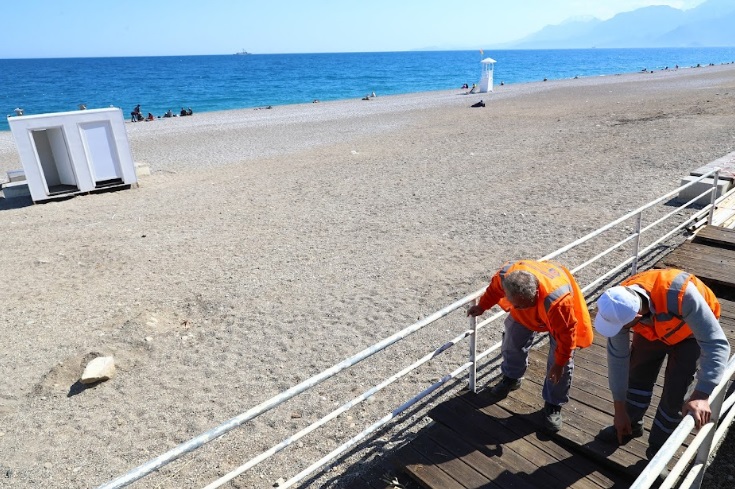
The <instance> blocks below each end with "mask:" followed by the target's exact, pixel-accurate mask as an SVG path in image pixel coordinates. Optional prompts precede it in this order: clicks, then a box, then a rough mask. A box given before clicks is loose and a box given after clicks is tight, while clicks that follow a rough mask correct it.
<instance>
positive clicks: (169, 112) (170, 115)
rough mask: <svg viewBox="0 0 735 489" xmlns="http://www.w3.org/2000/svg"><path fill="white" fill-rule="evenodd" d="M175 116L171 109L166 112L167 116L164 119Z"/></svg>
mask: <svg viewBox="0 0 735 489" xmlns="http://www.w3.org/2000/svg"><path fill="white" fill-rule="evenodd" d="M173 116H174V113H173V112H171V109H168V112H166V113H165V114H163V117H173Z"/></svg>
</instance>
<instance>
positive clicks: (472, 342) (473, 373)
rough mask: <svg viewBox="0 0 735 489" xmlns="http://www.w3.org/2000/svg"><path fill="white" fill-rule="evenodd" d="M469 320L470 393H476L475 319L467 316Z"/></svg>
mask: <svg viewBox="0 0 735 489" xmlns="http://www.w3.org/2000/svg"><path fill="white" fill-rule="evenodd" d="M477 302H478V301H477V299H475V300H474V301H472V305H477ZM469 318H470V329H471V330H472V334H471V335H470V362H471V363H472V366H471V367H470V383H469V386H468V387H469V389H470V391H472V392H474V393H477V317H475V316H469Z"/></svg>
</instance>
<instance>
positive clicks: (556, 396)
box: [500, 316, 574, 406]
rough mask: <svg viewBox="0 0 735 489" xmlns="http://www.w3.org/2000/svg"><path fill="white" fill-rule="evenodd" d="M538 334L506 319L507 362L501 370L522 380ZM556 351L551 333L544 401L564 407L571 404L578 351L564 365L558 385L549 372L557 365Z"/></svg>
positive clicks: (505, 353)
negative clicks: (570, 390)
mask: <svg viewBox="0 0 735 489" xmlns="http://www.w3.org/2000/svg"><path fill="white" fill-rule="evenodd" d="M535 337H536V332H535V331H531V330H530V329H528V328H526V327H525V326H523V325H522V324H521V323H519V322H517V321H516V320H515V319H513V317H511V316H508V317H507V318H506V319H505V331H504V332H503V344H502V347H501V348H502V350H501V351H502V355H503V362H502V363H501V364H500V371H501V372H502V373H503V375H505V376H506V377H510V378H511V379H520V378H522V377H523V375H524V374H525V373H526V369H527V368H528V353H529V352H530V351H531V345H532V344H533V339H534V338H535ZM555 352H556V340H555V339H554V337H553V336H552V334H551V333H549V354H548V356H547V357H546V377H545V379H544V387H543V390H542V396H543V398H544V401H546V402H548V403H550V404H553V405H555V406H561V405H562V404H566V403H567V402H568V401H569V388H570V387H571V386H572V372H573V371H574V351H572V357H571V358H570V359H569V361H568V362H567V363H566V365H564V369H563V371H562V376H561V379H559V382H558V383H557V384H554V383H553V382H551V381H550V380H549V376H548V373H549V369H551V367H552V366H553V365H554V353H555Z"/></svg>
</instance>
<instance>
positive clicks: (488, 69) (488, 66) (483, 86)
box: [479, 58, 495, 93]
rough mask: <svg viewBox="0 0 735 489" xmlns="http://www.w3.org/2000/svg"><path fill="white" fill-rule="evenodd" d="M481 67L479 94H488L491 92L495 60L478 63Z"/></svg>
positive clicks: (486, 59) (488, 59)
mask: <svg viewBox="0 0 735 489" xmlns="http://www.w3.org/2000/svg"><path fill="white" fill-rule="evenodd" d="M480 64H481V65H482V77H481V78H480V87H479V88H480V90H479V91H480V93H488V92H492V91H493V71H494V69H495V60H494V59H492V58H485V59H483V60H482V61H480Z"/></svg>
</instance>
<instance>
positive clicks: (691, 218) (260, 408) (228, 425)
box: [99, 170, 735, 489]
mask: <svg viewBox="0 0 735 489" xmlns="http://www.w3.org/2000/svg"><path fill="white" fill-rule="evenodd" d="M718 175H719V170H713V171H711V172H709V173H707V174H704V175H702V176H701V177H699V178H698V179H696V180H694V181H692V182H690V183H688V184H687V185H684V186H682V187H679V188H677V189H675V190H673V191H672V192H669V193H668V194H666V195H663V196H661V197H659V198H658V199H656V200H654V201H652V202H649V203H648V204H646V205H644V206H642V207H640V208H638V209H636V210H634V211H632V212H629V213H628V214H626V215H624V216H622V217H620V218H619V219H616V220H615V221H613V222H611V223H609V224H607V225H606V226H603V227H601V228H599V229H597V230H595V231H593V232H591V233H589V234H588V235H586V236H584V237H583V238H580V239H578V240H577V241H574V242H573V243H570V244H569V245H567V246H564V247H563V248H560V249H559V250H557V251H555V252H553V253H550V254H549V255H547V256H545V257H543V258H541V259H540V260H542V261H543V260H550V259H553V258H556V257H558V256H560V255H562V254H564V253H567V252H569V251H570V250H572V249H575V248H577V247H578V246H580V245H582V244H584V243H587V242H589V241H591V240H594V239H596V238H598V237H600V236H601V235H603V234H604V233H605V232H607V231H610V230H613V229H617V232H620V229H619V227H618V226H620V225H621V224H623V223H625V222H627V221H629V220H630V219H635V224H634V229H633V232H632V233H630V234H628V235H627V236H626V237H625V238H623V239H621V240H620V241H618V242H617V243H615V244H614V245H612V246H610V247H608V248H607V249H605V250H604V251H602V252H600V253H599V254H597V255H595V256H592V257H590V258H588V259H586V261H584V262H583V263H581V264H580V265H578V266H576V267H575V268H573V269H572V270H571V271H572V273H575V274H576V273H578V272H580V271H582V270H583V269H585V268H586V267H588V266H590V265H592V264H593V263H596V262H598V261H600V260H602V259H604V258H608V257H609V255H611V254H612V253H614V252H616V251H617V250H619V249H620V248H621V247H622V246H624V245H625V244H630V245H631V248H632V251H631V252H630V253H629V255H628V257H627V258H625V259H624V260H623V261H622V262H620V263H619V264H617V265H614V266H612V268H610V269H609V270H608V271H607V272H606V273H604V274H602V275H600V276H598V277H597V278H595V279H594V280H592V281H591V282H590V283H588V284H586V285H585V286H584V287H583V288H582V290H583V291H584V292H585V293H587V292H589V291H592V290H596V289H597V288H598V287H599V286H600V285H601V284H603V283H606V281H608V280H610V279H611V277H613V276H616V275H619V274H621V273H623V270H624V269H625V268H626V267H628V266H630V267H631V272H632V273H635V271H636V270H637V268H638V265H639V260H640V259H641V258H645V257H646V256H647V255H648V254H649V253H651V252H652V251H653V250H655V249H656V247H658V246H660V245H661V244H662V243H664V242H666V241H667V240H668V239H670V238H672V237H674V236H675V235H677V233H681V232H682V230H683V229H685V228H687V227H691V226H692V225H693V224H696V223H703V221H704V220H703V219H702V218H703V217H704V216H707V222H710V223H711V222H712V216H713V212H714V209H715V205H716V202H717V201H719V200H722V199H723V198H725V196H723V197H720V199H716V189H717V179H718ZM709 177H714V183H713V185H712V187H711V188H708V189H707V190H706V191H704V192H702V193H701V194H700V195H698V196H697V197H695V198H693V199H691V200H690V201H688V202H686V203H684V204H682V205H681V206H679V207H677V208H675V209H673V210H671V211H670V212H667V213H665V214H664V215H662V216H660V217H659V218H658V219H657V220H655V221H654V222H652V223H650V224H648V225H647V226H645V227H643V225H642V221H643V213H644V211H648V210H651V209H652V208H654V207H655V206H657V205H659V204H661V203H662V202H666V201H667V200H669V199H671V197H673V196H674V195H677V194H678V193H679V192H680V191H681V190H684V189H686V188H688V187H691V186H692V185H695V184H697V183H698V182H700V181H702V180H704V179H705V178H709ZM707 194H709V195H710V196H711V198H710V204H708V205H707V206H706V207H704V208H703V209H701V210H694V209H692V204H693V203H694V202H696V201H697V200H699V199H700V198H702V197H704V196H706V195H707ZM684 211H686V212H688V213H689V215H688V216H685V217H682V216H681V215H682V214H683V213H684ZM660 213H661V211H660V210H659V211H658V214H660ZM673 217H678V222H677V224H676V225H675V226H674V227H673V229H669V230H667V231H666V232H665V233H664V234H663V235H660V236H659V237H658V238H656V239H654V240H653V241H651V242H650V243H648V244H647V246H645V247H644V248H643V249H640V244H641V236H642V235H643V234H644V233H646V232H648V231H652V230H653V229H654V228H657V227H658V226H659V225H661V224H662V223H663V222H664V221H667V220H669V219H671V218H673ZM606 265H607V262H606ZM484 290H485V288H484V287H483V288H482V289H479V290H477V291H475V292H473V293H471V294H469V295H467V296H465V297H463V298H462V299H460V300H458V301H456V302H454V303H452V304H450V305H449V306H447V307H445V308H443V309H441V310H439V311H437V312H435V313H434V314H432V315H430V316H428V317H426V318H424V319H422V320H420V321H418V322H416V323H414V324H412V325H411V326H408V327H407V328H405V329H403V330H401V331H399V332H397V333H395V334H393V335H392V336H390V337H388V338H386V339H384V340H382V341H380V342H379V343H376V344H375V345H373V346H371V347H369V348H366V349H364V350H362V351H361V352H359V353H357V354H356V355H354V356H352V357H350V358H347V359H345V360H343V361H342V362H340V363H338V364H336V365H334V366H332V367H330V368H328V369H327V370H324V371H323V372H321V373H319V374H317V375H315V376H313V377H311V378H309V379H307V380H305V381H303V382H301V383H299V384H297V385H295V386H294V387H291V388H290V389H288V390H286V391H284V392H282V393H281V394H279V395H277V396H274V397H272V398H271V399H268V400H267V401H265V402H262V403H261V404H259V405H257V406H255V407H253V408H251V409H249V410H248V411H246V412H244V413H242V414H240V415H238V416H236V417H234V418H232V419H230V420H229V421H227V422H225V423H223V424H221V425H219V426H217V427H215V428H213V429H211V430H209V431H207V432H205V433H203V434H201V435H199V436H197V437H195V438H193V439H191V440H189V441H187V442H185V443H182V444H181V445H179V446H177V447H175V448H174V449H172V450H170V451H168V452H166V453H164V454H163V455H160V456H159V457H156V458H155V459H153V460H150V461H149V462H147V463H145V464H143V465H141V466H139V467H137V468H135V469H133V470H131V471H129V472H128V473H126V474H124V475H123V476H121V477H119V478H117V479H115V480H113V481H111V482H108V483H106V484H104V485H102V486H100V487H99V489H114V488H121V487H125V486H127V485H129V484H131V483H133V482H135V481H137V480H139V479H141V478H143V477H145V476H146V475H148V474H150V473H151V472H153V471H156V470H158V469H160V468H161V467H163V466H165V465H167V464H168V463H170V462H172V461H174V460H176V459H178V458H179V457H181V456H183V455H184V454H187V453H190V452H192V451H194V450H196V449H198V448H200V447H201V446H203V445H204V444H206V443H208V442H210V441H212V440H214V439H216V438H219V437H220V436H222V435H224V434H225V433H227V432H229V431H231V430H233V429H234V428H236V427H238V426H241V425H242V424H244V423H246V422H248V421H250V420H252V419H254V418H256V417H258V416H260V415H261V414H263V413H265V412H267V411H269V410H271V409H273V408H275V407H276V406H279V405H281V404H283V403H285V402H287V401H288V400H289V399H292V398H293V397H295V396H297V395H299V394H301V393H303V392H305V391H307V390H309V389H311V388H313V387H314V386H316V385H318V384H320V383H322V382H323V381H325V380H327V379H329V378H331V377H334V376H335V375H337V374H338V373H340V372H342V371H344V370H346V369H348V368H350V367H352V366H354V365H356V364H357V363H360V362H361V361H363V360H365V359H367V358H368V357H371V356H372V355H374V354H376V353H378V352H380V351H383V350H385V349H386V348H388V347H389V346H391V345H393V344H395V343H397V342H399V341H400V340H403V339H405V338H406V337H408V336H410V335H412V334H413V333H415V332H417V331H419V330H420V329H422V328H424V327H426V326H428V325H429V324H432V323H433V322H435V321H437V320H439V319H441V318H444V317H446V316H447V315H449V314H450V313H452V312H454V311H457V310H458V309H462V312H464V306H466V305H468V304H475V303H476V302H477V299H478V298H479V297H480V296H481V295H482V294H483V292H484ZM504 315H505V313H504V312H499V313H496V314H493V315H492V316H491V317H489V318H487V319H485V320H483V321H481V322H478V320H477V318H470V319H469V328H468V329H467V330H465V331H464V332H462V333H461V334H459V335H457V336H456V337H455V338H453V339H451V340H450V341H448V342H447V343H445V344H444V345H442V346H440V347H439V348H437V349H435V350H434V351H431V352H429V353H427V354H426V355H425V356H424V357H422V358H420V359H418V360H417V361H415V362H414V363H412V364H411V365H409V366H407V367H405V368H404V369H402V370H400V371H399V372H397V373H395V374H394V375H392V376H390V377H388V378H386V379H384V380H383V381H382V382H380V383H379V384H377V385H375V386H374V387H372V388H370V389H368V390H366V391H365V392H363V393H362V394H361V395H359V396H357V397H355V398H353V399H352V400H350V401H349V402H347V403H345V404H343V405H342V406H340V407H339V408H337V409H335V410H334V411H332V412H330V413H329V414H327V415H325V416H324V417H322V418H321V419H319V420H318V421H315V422H314V423H312V424H311V425H309V426H307V427H306V428H303V429H302V430H300V431H299V432H297V433H295V434H293V435H291V436H289V437H288V438H286V439H285V440H283V441H282V442H280V443H278V444H277V445H274V446H273V447H271V448H270V449H268V450H266V451H265V452H263V453H261V454H260V455H258V456H256V457H254V458H252V459H251V460H249V461H247V462H246V463H244V464H243V465H241V466H240V467H238V468H237V469H236V470H234V471H232V472H230V473H228V474H226V475H225V476H223V477H221V478H219V479H217V480H216V481H214V482H212V483H211V484H209V485H207V486H206V488H205V489H214V488H216V487H220V486H222V485H223V484H225V483H227V482H228V481H230V480H232V479H234V478H235V477H237V476H239V475H241V474H242V473H244V472H246V471H247V470H249V469H251V468H252V467H254V466H256V465H257V464H259V463H261V462H262V461H264V460H266V459H267V458H269V457H271V456H272V455H274V454H276V453H278V452H280V451H281V450H283V449H284V448H286V447H288V446H289V445H291V444H293V443H294V442H296V441H297V440H299V439H300V438H302V437H303V436H305V435H307V434H309V433H311V432H312V431H314V430H316V429H318V428H319V427H321V426H323V425H324V424H326V423H328V422H329V421H331V420H333V419H335V418H337V417H338V416H340V415H341V414H343V413H344V412H346V411H348V410H349V409H351V408H352V407H354V406H356V405H357V404H359V403H361V402H363V401H365V400H367V399H368V398H370V397H372V396H373V395H375V394H376V393H377V392H379V391H381V390H382V389H384V388H385V387H387V386H388V385H390V384H392V383H393V382H395V381H397V380H399V379H400V378H402V377H404V376H405V375H407V374H408V373H410V372H412V371H414V370H415V369H416V368H418V367H419V366H421V365H423V364H425V363H427V362H429V361H430V360H432V359H434V358H436V357H437V356H438V355H440V354H442V353H444V352H445V351H447V350H449V349H450V348H452V347H453V346H454V345H456V344H457V343H459V342H460V341H462V340H463V339H465V338H468V337H469V338H470V340H469V350H470V353H469V361H468V362H467V363H464V364H462V365H460V366H459V367H457V368H456V369H455V370H453V371H452V372H450V373H448V374H446V375H444V376H443V377H442V378H441V379H439V380H438V381H437V382H435V383H433V384H432V385H430V386H429V387H427V388H426V389H424V390H423V391H421V392H420V393H418V394H417V395H415V396H414V397H412V398H411V399H409V400H407V401H406V402H404V403H403V404H401V405H400V406H398V407H396V408H395V409H393V410H392V411H391V412H390V413H388V414H386V415H385V416H383V417H382V418H380V419H379V420H377V421H376V422H374V423H373V424H372V425H370V426H368V427H367V428H365V429H364V430H363V431H362V432H361V433H359V434H357V435H355V436H354V437H353V438H351V439H349V440H347V441H346V442H344V443H343V444H342V445H340V446H339V447H337V448H335V449H334V450H332V451H331V452H330V453H329V454H327V455H325V456H324V457H322V458H321V459H319V460H317V461H316V462H314V463H313V464H311V465H310V466H309V467H307V468H305V469H304V470H302V471H301V472H299V473H298V474H296V475H294V476H293V477H291V478H290V479H289V480H287V481H285V482H283V483H281V484H279V485H278V487H279V488H287V487H292V486H293V485H294V484H296V483H298V482H299V481H301V480H303V479H305V478H306V477H308V476H309V475H311V474H313V473H315V472H316V471H317V470H319V469H320V468H321V467H323V466H325V465H326V464H328V463H329V462H331V461H333V460H334V459H336V458H337V457H339V456H340V455H341V454H343V453H345V452H346V451H348V450H349V449H351V448H352V447H354V446H356V445H357V444H359V443H360V442H361V441H363V440H365V439H366V438H367V437H368V436H369V435H370V434H372V433H374V432H375V431H377V430H378V429H380V428H382V427H384V426H385V425H387V424H388V423H390V422H391V421H392V420H394V419H396V418H397V417H398V416H399V415H400V414H401V413H403V412H404V411H405V410H407V409H409V408H410V407H411V406H414V405H416V404H417V403H419V402H420V401H421V400H422V399H424V398H426V397H427V396H429V395H430V394H432V393H433V392H435V391H436V390H437V389H439V388H440V387H442V386H444V385H445V384H447V383H448V382H450V381H452V380H453V379H457V378H458V377H459V376H461V375H463V374H464V372H465V371H469V388H470V390H472V391H473V392H474V391H476V388H477V385H476V379H477V365H478V362H479V361H481V360H482V359H483V358H486V357H487V356H488V355H490V354H491V353H493V352H495V351H497V350H498V349H499V348H500V343H499V342H498V343H496V344H494V345H492V346H491V347H490V348H488V349H486V350H485V351H483V352H481V353H477V351H476V350H477V341H476V340H477V334H478V331H479V330H480V329H482V328H483V327H485V326H487V325H489V324H490V323H492V322H494V321H496V320H497V319H499V318H501V317H503V316H504ZM730 364H731V368H732V364H733V362H732V361H731V362H730ZM729 372H730V371H729ZM730 375H732V372H731V373H730ZM727 378H729V376H728V377H727ZM724 383H725V382H723V385H724ZM720 391H721V392H723V393H724V388H723V386H720ZM720 391H718V392H720ZM720 405H721V404H719V405H718V404H717V400H716V399H715V400H713V419H716V416H715V406H717V412H718V414H719V406H720ZM729 406H732V401H730V404H729ZM723 411H724V409H723ZM733 411H735V410H733V409H730V414H729V415H728V416H726V417H725V418H723V420H722V422H721V423H720V425H721V427H722V428H721V430H722V431H721V430H718V433H719V437H720V438H721V437H722V436H723V433H724V432H725V431H726V429H727V426H729V424H730V423H731V422H732V418H733V416H732V412H733ZM687 420H689V421H687ZM726 421H727V422H726ZM689 425H692V426H693V420H691V417H687V418H685V420H684V421H683V422H682V424H681V426H680V428H679V429H678V430H677V432H676V433H678V432H679V431H680V430H681V431H682V432H683V433H684V436H683V438H681V440H679V437H678V436H677V437H676V438H675V437H674V436H673V435H672V437H671V438H670V440H669V442H668V443H667V444H666V445H664V448H665V450H664V449H662V450H661V452H659V455H657V456H656V458H654V459H653V460H652V461H651V463H650V464H649V467H648V468H647V469H646V471H644V472H643V473H642V474H641V478H644V476H645V480H646V481H647V480H648V479H649V478H650V477H653V479H655V478H656V476H657V475H658V474H659V473H660V472H661V469H662V468H663V467H664V465H665V464H666V462H667V461H668V460H669V459H666V460H664V456H665V454H666V453H668V452H669V447H670V446H672V445H673V444H676V446H675V447H674V448H673V451H672V452H671V453H673V452H675V451H676V450H677V449H678V447H680V446H681V443H682V441H683V439H684V438H686V434H687V433H689V432H690V431H691V429H692V426H689ZM687 426H689V427H688V428H687ZM708 426H709V425H708ZM705 428H707V427H705ZM705 428H703V429H702V430H700V433H702V432H705ZM713 435H714V433H713ZM716 436H717V435H714V436H710V437H709V438H708V442H707V444H706V451H707V453H709V450H710V447H711V446H712V440H713V439H718V438H715V437H716ZM677 440H678V441H677ZM703 446H704V445H703ZM703 450H705V449H703ZM702 456H703V455H702V454H700V453H698V454H697V460H698V461H699V460H700V459H701V458H702ZM669 458H670V457H669ZM705 462H706V457H705V458H704V461H703V462H701V468H700V469H698V470H699V472H700V473H703V472H704V464H705ZM698 463H699V462H698ZM695 467H697V466H695ZM673 472H674V471H672V475H673ZM681 472H682V471H681V470H679V473H681ZM650 474H653V475H652V476H651V475H650ZM641 478H639V480H641ZM699 478H700V479H701V476H699ZM640 484H641V485H639V486H637V487H639V488H641V489H642V488H647V487H649V486H650V482H648V483H647V482H645V481H642V482H641V483H640ZM646 484H648V485H646Z"/></svg>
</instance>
